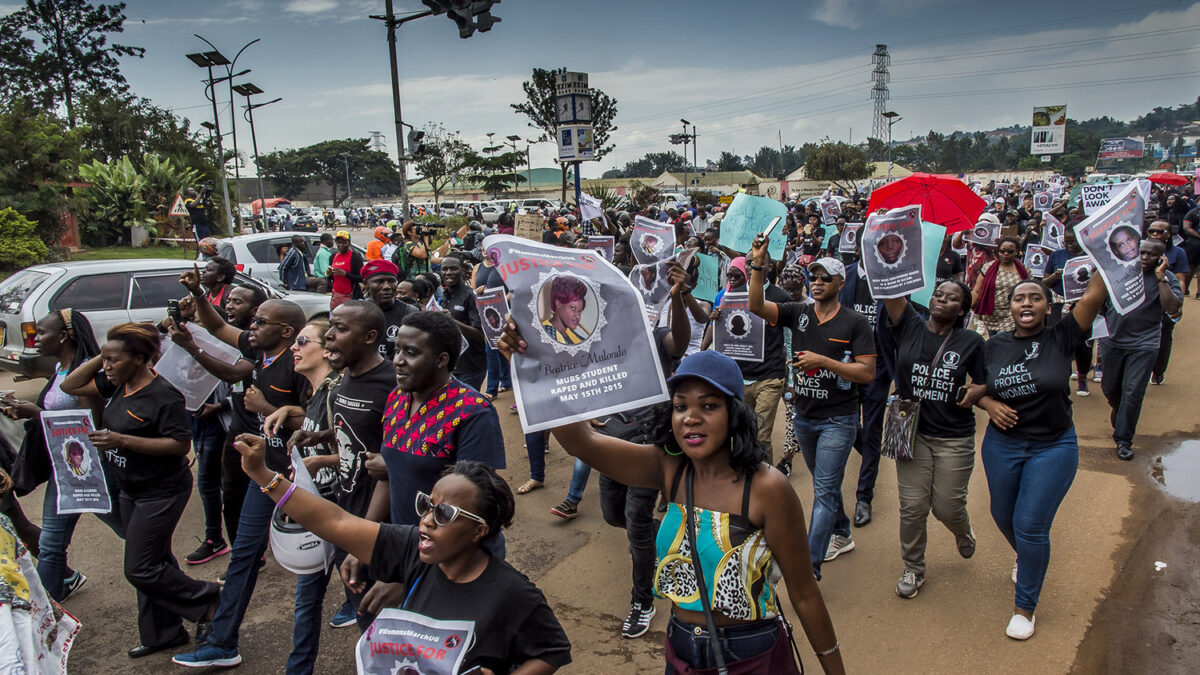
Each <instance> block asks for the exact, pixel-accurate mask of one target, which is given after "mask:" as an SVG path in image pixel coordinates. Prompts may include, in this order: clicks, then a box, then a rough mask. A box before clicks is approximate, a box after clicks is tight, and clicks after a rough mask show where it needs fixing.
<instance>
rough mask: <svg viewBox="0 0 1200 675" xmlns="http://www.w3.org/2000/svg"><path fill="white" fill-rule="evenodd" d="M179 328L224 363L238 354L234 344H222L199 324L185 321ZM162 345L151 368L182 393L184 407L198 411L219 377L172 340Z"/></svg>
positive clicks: (234, 359)
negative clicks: (159, 354)
mask: <svg viewBox="0 0 1200 675" xmlns="http://www.w3.org/2000/svg"><path fill="white" fill-rule="evenodd" d="M180 328H182V329H183V330H186V331H188V332H189V333H191V335H192V339H193V340H195V341H196V345H197V346H198V347H200V348H201V349H203V350H204V351H205V352H207V353H209V354H212V355H213V356H215V357H217V358H218V359H220V360H222V361H224V362H225V363H236V362H237V360H238V359H239V358H241V356H242V354H241V352H240V351H238V348H237V347H234V346H231V345H227V344H225V343H224V342H222V341H221V340H219V339H217V338H216V337H215V336H214V335H213V334H212V333H210V332H208V331H207V330H205V329H204V327H203V326H201V325H200V324H197V323H185V324H183V325H182V326H180ZM166 345H167V346H166V348H165V349H163V352H162V357H161V358H160V359H159V360H158V363H156V364H154V369H155V371H157V372H158V374H159V375H161V376H162V378H163V379H164V380H166V381H167V382H169V383H171V386H172V387H175V388H176V389H178V390H179V393H181V394H183V402H184V405H185V406H187V409H188V410H191V411H196V410H199V409H200V406H202V405H204V402H205V401H206V400H208V397H209V395H210V394H212V393H213V389H216V387H217V384H218V383H220V381H221V380H220V378H218V377H217V376H216V375H213V374H212V373H210V372H208V371H207V370H205V369H204V366H202V365H200V362H199V361H197V360H196V359H194V358H192V355H191V354H188V353H187V350H186V349H184V348H183V347H180V346H179V345H177V344H175V343H174V342H167V343H166Z"/></svg>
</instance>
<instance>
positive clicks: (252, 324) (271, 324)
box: [250, 316, 291, 326]
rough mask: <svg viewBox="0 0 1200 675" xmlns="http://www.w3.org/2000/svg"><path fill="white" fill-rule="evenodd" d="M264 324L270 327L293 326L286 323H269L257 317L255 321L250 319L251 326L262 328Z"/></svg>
mask: <svg viewBox="0 0 1200 675" xmlns="http://www.w3.org/2000/svg"><path fill="white" fill-rule="evenodd" d="M264 324H266V325H270V326H290V325H291V324H287V323H284V322H282V321H268V320H266V319H264V318H262V317H261V316H256V317H254V318H253V319H250V325H251V326H262V325H264Z"/></svg>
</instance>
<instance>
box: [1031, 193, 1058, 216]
mask: <svg viewBox="0 0 1200 675" xmlns="http://www.w3.org/2000/svg"><path fill="white" fill-rule="evenodd" d="M1052 206H1054V195H1052V194H1050V193H1049V192H1035V193H1034V195H1033V208H1035V209H1037V210H1038V211H1049V210H1050V207H1052Z"/></svg>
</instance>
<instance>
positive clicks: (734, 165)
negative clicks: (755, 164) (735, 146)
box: [717, 150, 746, 171]
mask: <svg viewBox="0 0 1200 675" xmlns="http://www.w3.org/2000/svg"><path fill="white" fill-rule="evenodd" d="M745 168H746V167H745V166H744V165H743V164H742V158H741V157H738V156H737V155H735V154H733V153H732V152H728V151H726V150H722V151H721V154H720V156H718V157H717V171H742V170H744V169H745Z"/></svg>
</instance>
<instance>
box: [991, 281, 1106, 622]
mask: <svg viewBox="0 0 1200 675" xmlns="http://www.w3.org/2000/svg"><path fill="white" fill-rule="evenodd" d="M1107 295H1108V292H1107V288H1106V287H1105V285H1104V280H1103V278H1102V277H1101V276H1100V275H1099V274H1094V275H1092V278H1091V281H1090V282H1089V283H1088V288H1087V292H1086V293H1085V294H1084V296H1083V298H1082V299H1080V300H1079V302H1078V303H1076V304H1075V308H1074V309H1073V310H1072V311H1071V312H1070V313H1069V314H1066V315H1064V316H1063V318H1062V319H1061V320H1060V321H1058V322H1057V323H1055V324H1052V325H1047V323H1046V318H1047V317H1048V316H1049V314H1050V299H1051V298H1050V292H1049V291H1048V290H1046V287H1045V286H1044V285H1043V284H1042V282H1040V281H1022V282H1021V283H1019V284H1017V285H1016V287H1015V288H1014V289H1013V292H1012V298H1011V302H1010V307H1011V309H1010V312H1011V313H1012V318H1013V323H1014V324H1015V325H1016V328H1015V329H1014V330H1012V331H1005V332H1002V333H998V334H996V335H994V336H992V338H991V339H990V340H988V342H987V348H986V351H985V353H984V362H985V364H986V366H987V394H986V395H984V396H982V397H981V398H980V399H979V401H978V402H977V403H976V405H978V406H979V407H980V408H983V409H984V410H986V411H987V413H988V417H989V418H990V423H989V424H988V428H987V432H986V433H985V434H984V437H983V447H982V451H981V457H982V459H983V469H984V472H985V473H986V475H987V482H988V491H989V493H990V494H991V513H992V520H994V521H995V522H996V526H997V527H998V528H1000V532H1001V533H1002V534H1003V535H1004V538H1005V539H1007V540H1008V543H1009V545H1010V546H1012V548H1013V550H1014V551H1016V554H1017V561H1016V563H1015V564H1014V565H1013V576H1012V578H1013V583H1015V584H1016V599H1015V606H1014V608H1013V616H1012V619H1011V620H1010V621H1009V623H1008V628H1007V630H1006V631H1005V633H1006V634H1007V635H1008V636H1009V637H1010V638H1013V639H1014V640H1027V639H1029V638H1030V637H1033V631H1034V610H1035V609H1036V608H1037V603H1038V596H1039V594H1040V593H1041V590H1042V582H1043V581H1044V580H1045V578H1046V569H1047V567H1048V566H1049V564H1050V526H1051V525H1052V524H1053V523H1054V514H1055V512H1057V511H1058V506H1059V504H1061V503H1062V500H1063V497H1065V496H1066V494H1067V490H1069V489H1070V487H1071V483H1072V481H1074V480H1075V472H1076V470H1077V469H1078V468H1079V443H1078V440H1077V438H1076V436H1075V425H1074V422H1073V420H1072V418H1071V395H1070V390H1071V379H1070V375H1071V372H1070V371H1071V357H1072V356H1073V355H1074V353H1075V350H1076V349H1078V348H1079V346H1080V345H1081V344H1083V343H1084V341H1086V340H1087V338H1088V336H1089V334H1090V332H1091V325H1092V322H1093V321H1094V320H1095V319H1096V315H1097V314H1098V313H1099V311H1100V306H1101V305H1102V304H1104V300H1105V298H1106V297H1107ZM974 387H975V385H971V387H970V388H971V389H973V388H974ZM977 394H978V391H977V390H976V391H972V392H971V393H969V394H968V396H975V395H977Z"/></svg>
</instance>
